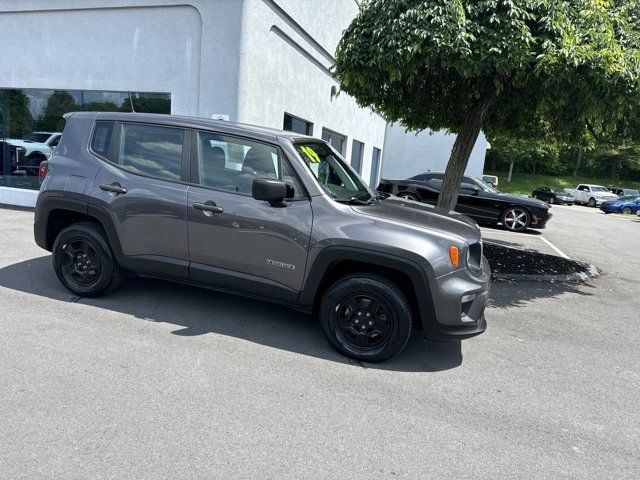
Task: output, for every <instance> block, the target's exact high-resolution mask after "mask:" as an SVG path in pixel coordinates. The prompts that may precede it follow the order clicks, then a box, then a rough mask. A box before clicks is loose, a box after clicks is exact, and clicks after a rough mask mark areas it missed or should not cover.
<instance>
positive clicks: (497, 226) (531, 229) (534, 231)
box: [480, 223, 542, 236]
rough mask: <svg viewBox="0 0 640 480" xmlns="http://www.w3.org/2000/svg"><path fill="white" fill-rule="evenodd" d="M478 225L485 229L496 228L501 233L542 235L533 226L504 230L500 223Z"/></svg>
mask: <svg viewBox="0 0 640 480" xmlns="http://www.w3.org/2000/svg"><path fill="white" fill-rule="evenodd" d="M480 227H482V228H486V229H487V230H497V231H499V232H502V233H509V234H520V235H533V236H536V235H542V231H541V230H536V229H533V228H528V229H526V230H525V231H524V232H510V231H508V230H505V229H504V228H502V225H493V224H486V225H485V224H484V223H483V224H480Z"/></svg>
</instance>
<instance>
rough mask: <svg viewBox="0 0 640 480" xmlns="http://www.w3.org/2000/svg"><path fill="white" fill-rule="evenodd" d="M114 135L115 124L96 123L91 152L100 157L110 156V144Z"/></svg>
mask: <svg viewBox="0 0 640 480" xmlns="http://www.w3.org/2000/svg"><path fill="white" fill-rule="evenodd" d="M112 133H113V122H96V125H95V127H94V128H93V137H92V138H91V150H92V151H93V152H95V153H97V154H98V155H102V156H103V157H106V156H108V155H109V144H110V143H111V134H112Z"/></svg>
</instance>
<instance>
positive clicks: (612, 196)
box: [591, 192, 620, 200]
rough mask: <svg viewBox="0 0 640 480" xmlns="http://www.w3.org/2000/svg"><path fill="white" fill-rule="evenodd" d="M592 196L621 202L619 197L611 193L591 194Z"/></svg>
mask: <svg viewBox="0 0 640 480" xmlns="http://www.w3.org/2000/svg"><path fill="white" fill-rule="evenodd" d="M591 195H593V196H594V197H600V198H611V199H612V200H619V198H620V197H618V195H616V194H615V193H611V192H591Z"/></svg>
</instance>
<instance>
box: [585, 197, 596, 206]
mask: <svg viewBox="0 0 640 480" xmlns="http://www.w3.org/2000/svg"><path fill="white" fill-rule="evenodd" d="M587 205H589V206H590V207H591V208H594V207H595V206H596V199H595V198H593V197H591V198H590V199H589V203H588V204H587Z"/></svg>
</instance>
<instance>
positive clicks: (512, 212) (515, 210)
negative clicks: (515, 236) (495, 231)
mask: <svg viewBox="0 0 640 480" xmlns="http://www.w3.org/2000/svg"><path fill="white" fill-rule="evenodd" d="M529 225H531V215H530V214H529V212H528V211H527V210H525V209H524V208H521V207H511V208H509V209H507V210H506V211H505V212H504V213H503V214H502V226H503V227H504V228H505V229H506V230H509V231H511V232H524V231H525V230H526V229H527V228H529Z"/></svg>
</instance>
